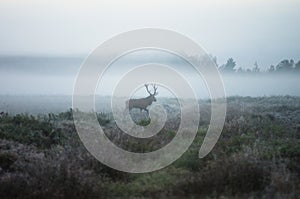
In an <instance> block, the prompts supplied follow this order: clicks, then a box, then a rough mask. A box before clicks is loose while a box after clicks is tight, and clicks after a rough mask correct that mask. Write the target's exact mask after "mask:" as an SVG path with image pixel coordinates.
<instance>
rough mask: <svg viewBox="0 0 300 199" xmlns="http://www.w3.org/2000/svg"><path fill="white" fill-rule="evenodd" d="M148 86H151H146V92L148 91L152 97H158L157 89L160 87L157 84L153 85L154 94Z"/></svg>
mask: <svg viewBox="0 0 300 199" xmlns="http://www.w3.org/2000/svg"><path fill="white" fill-rule="evenodd" d="M148 86H149V84H145V87H146V90H147V92H148V93H149V94H150V95H157V94H158V92H157V88H158V87H157V86H156V84H151V86H152V87H153V90H154V93H153V94H152V93H151V92H150V90H149V88H148Z"/></svg>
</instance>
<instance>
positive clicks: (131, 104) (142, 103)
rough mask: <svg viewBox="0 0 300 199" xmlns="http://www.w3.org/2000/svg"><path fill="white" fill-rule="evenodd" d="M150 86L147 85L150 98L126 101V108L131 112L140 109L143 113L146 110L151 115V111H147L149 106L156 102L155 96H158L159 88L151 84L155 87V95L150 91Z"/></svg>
mask: <svg viewBox="0 0 300 199" xmlns="http://www.w3.org/2000/svg"><path fill="white" fill-rule="evenodd" d="M148 86H149V84H145V87H146V90H147V92H148V93H149V96H148V97H145V98H140V99H130V100H128V101H126V108H127V109H128V108H129V111H130V110H131V109H133V108H139V109H140V110H141V111H142V110H145V111H147V113H148V114H149V111H148V109H147V107H148V106H150V105H151V104H152V102H156V98H155V96H156V95H157V94H158V92H157V86H156V85H155V84H151V86H152V87H153V90H154V92H153V94H152V93H151V92H150V91H149V89H148Z"/></svg>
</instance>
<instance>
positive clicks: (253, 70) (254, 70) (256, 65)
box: [252, 61, 260, 73]
mask: <svg viewBox="0 0 300 199" xmlns="http://www.w3.org/2000/svg"><path fill="white" fill-rule="evenodd" d="M259 71H260V69H259V67H258V64H257V61H255V63H254V68H253V69H252V72H254V73H259Z"/></svg>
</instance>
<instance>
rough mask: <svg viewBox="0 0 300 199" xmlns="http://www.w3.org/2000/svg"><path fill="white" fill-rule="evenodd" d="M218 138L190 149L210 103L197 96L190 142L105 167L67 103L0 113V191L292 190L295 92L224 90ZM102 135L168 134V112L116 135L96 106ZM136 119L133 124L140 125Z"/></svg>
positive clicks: (125, 144) (171, 128) (158, 140)
mask: <svg viewBox="0 0 300 199" xmlns="http://www.w3.org/2000/svg"><path fill="white" fill-rule="evenodd" d="M227 100H228V101H227V102H228V105H227V116H226V123H225V126H224V129H223V132H222V135H221V138H220V140H219V141H218V143H217V144H216V146H215V147H214V149H213V150H212V152H211V153H210V154H209V155H208V156H206V157H205V158H203V159H199V158H198V150H199V148H200V146H201V144H202V141H203V137H204V136H205V133H206V130H207V128H208V125H209V119H210V112H209V109H210V103H209V101H200V107H201V120H200V123H199V131H198V133H197V137H196V139H195V140H194V142H193V144H192V145H191V147H190V148H189V150H188V151H186V152H185V153H184V155H183V156H182V157H181V158H180V159H178V160H177V161H175V162H174V163H173V164H172V165H170V166H168V167H166V168H164V169H162V170H159V171H156V172H152V173H147V174H129V173H124V172H120V171H116V170H113V169H111V168H109V167H107V166H105V165H103V164H101V163H100V162H98V161H97V160H96V159H95V158H94V157H93V156H91V155H90V154H89V152H87V150H86V149H85V147H84V146H83V145H82V143H81V141H80V139H79V138H78V136H77V133H76V131H75V127H74V124H73V120H72V110H69V111H66V112H63V113H60V114H48V115H38V116H31V115H26V114H18V115H10V114H6V113H2V114H1V116H0V198H298V197H299V195H300V98H299V97H290V96H276V97H260V98H251V97H230V98H228V99H227ZM98 119H99V122H100V124H101V125H102V126H103V127H104V129H105V133H106V135H107V136H108V137H109V138H110V139H111V140H112V141H113V142H114V143H115V144H117V145H118V146H120V147H122V148H125V149H126V150H130V151H135V152H146V151H152V150H155V149H158V148H160V147H162V146H164V145H165V144H166V143H168V142H170V141H171V140H172V138H173V137H174V135H175V132H176V128H177V127H178V123H179V120H178V118H177V117H176V115H173V117H172V118H171V119H170V120H169V121H168V122H167V123H166V125H165V127H164V129H163V130H162V131H161V132H160V133H159V134H158V135H156V136H154V137H153V138H151V139H145V140H142V141H141V140H137V139H132V138H130V137H128V136H126V135H125V134H122V135H121V136H118V133H120V130H119V129H118V128H117V127H116V125H115V123H114V121H113V119H112V116H111V114H110V113H101V114H100V113H99V114H98ZM147 123H148V122H147V121H145V120H141V121H140V122H139V124H141V125H147Z"/></svg>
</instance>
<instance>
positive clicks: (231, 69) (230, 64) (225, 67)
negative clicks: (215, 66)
mask: <svg viewBox="0 0 300 199" xmlns="http://www.w3.org/2000/svg"><path fill="white" fill-rule="evenodd" d="M235 66H236V63H235V61H234V60H233V59H232V58H229V59H228V60H227V62H226V64H225V65H222V66H221V68H220V69H221V71H224V72H234V71H235V69H234V67H235Z"/></svg>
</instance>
